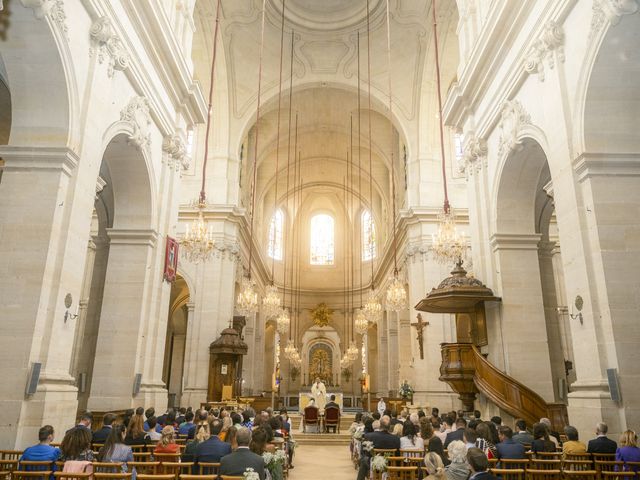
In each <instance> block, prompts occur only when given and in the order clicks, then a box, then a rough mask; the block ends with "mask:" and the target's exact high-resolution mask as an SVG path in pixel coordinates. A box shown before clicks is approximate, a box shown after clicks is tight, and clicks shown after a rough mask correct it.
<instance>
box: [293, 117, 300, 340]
mask: <svg viewBox="0 0 640 480" xmlns="http://www.w3.org/2000/svg"><path fill="white" fill-rule="evenodd" d="M297 151H298V114H296V137H295V142H294V150H293V155H294V160H295V156H296V152H297ZM296 165H297V167H296V169H295V175H296V176H295V177H294V179H293V183H294V187H293V203H294V208H295V211H296V214H297V213H298V212H299V211H300V203H299V200H296V197H298V196H299V195H300V194H301V192H298V190H297V188H296V186H297V183H298V176H299V175H300V173H301V172H300V164H299V163H298V162H297V161H296ZM298 198H301V197H298ZM293 238H294V239H295V242H296V245H295V251H296V252H298V255H296V259H295V262H296V263H295V265H296V271H297V272H299V271H300V255H299V252H300V221H299V219H298V228H296V230H295V235H294V237H293ZM292 267H293V265H292ZM291 274H292V277H291V278H292V280H291V282H292V283H291V285H292V286H293V269H292V272H291ZM296 277H298V275H296ZM298 282H299V278H297V280H296V320H297V319H298V316H299V313H298V306H299V305H298V303H299V302H298V293H299V289H300V285H299V284H298ZM292 293H293V291H292ZM291 302H292V303H293V297H292V299H291ZM291 321H292V322H293V315H292V318H291ZM295 325H296V332H297V330H298V322H297V321H296V324H295Z"/></svg>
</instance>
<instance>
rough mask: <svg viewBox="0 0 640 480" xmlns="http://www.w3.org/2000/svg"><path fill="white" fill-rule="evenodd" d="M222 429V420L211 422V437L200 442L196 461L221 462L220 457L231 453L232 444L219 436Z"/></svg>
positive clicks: (195, 456) (195, 457)
mask: <svg viewBox="0 0 640 480" xmlns="http://www.w3.org/2000/svg"><path fill="white" fill-rule="evenodd" d="M221 430H222V422H221V421H220V420H214V421H213V422H212V423H211V437H209V439H208V440H205V441H204V442H202V443H200V444H198V446H197V447H196V453H195V455H194V460H195V462H196V463H200V462H205V463H219V462H220V459H221V458H222V457H224V456H225V455H228V454H230V453H231V445H230V444H228V443H226V442H223V441H222V440H220V439H219V438H218V434H219V433H220V431H221Z"/></svg>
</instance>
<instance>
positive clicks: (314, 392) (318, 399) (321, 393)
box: [311, 377, 327, 412]
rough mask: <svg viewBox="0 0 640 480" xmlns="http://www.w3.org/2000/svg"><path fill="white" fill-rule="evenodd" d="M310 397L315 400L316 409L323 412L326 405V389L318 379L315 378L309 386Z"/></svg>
mask: <svg viewBox="0 0 640 480" xmlns="http://www.w3.org/2000/svg"><path fill="white" fill-rule="evenodd" d="M311 396H312V397H313V399H314V400H315V403H316V407H318V408H319V409H320V411H321V412H322V411H324V407H325V405H326V404H327V388H326V387H325V386H324V383H323V382H322V381H321V380H320V379H319V378H318V377H316V379H315V381H314V382H313V385H312V386H311Z"/></svg>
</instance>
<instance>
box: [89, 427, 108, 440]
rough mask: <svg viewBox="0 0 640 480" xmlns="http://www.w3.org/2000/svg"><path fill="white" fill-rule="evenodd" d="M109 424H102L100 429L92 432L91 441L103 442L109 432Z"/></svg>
mask: <svg viewBox="0 0 640 480" xmlns="http://www.w3.org/2000/svg"><path fill="white" fill-rule="evenodd" d="M111 430H112V429H111V426H106V425H105V426H103V427H102V428H101V429H100V430H96V431H95V432H93V435H92V437H91V443H104V442H105V440H106V439H107V437H108V436H109V434H110V433H111Z"/></svg>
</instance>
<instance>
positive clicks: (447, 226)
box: [431, 208, 467, 263]
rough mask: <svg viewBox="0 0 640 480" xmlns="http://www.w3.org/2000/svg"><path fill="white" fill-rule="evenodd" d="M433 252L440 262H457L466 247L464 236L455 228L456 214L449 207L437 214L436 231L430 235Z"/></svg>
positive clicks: (463, 254)
mask: <svg viewBox="0 0 640 480" xmlns="http://www.w3.org/2000/svg"><path fill="white" fill-rule="evenodd" d="M431 239H432V247H431V248H432V249H433V253H434V255H435V257H436V259H437V260H438V262H440V263H453V262H457V261H458V260H459V259H462V258H463V257H464V256H465V252H466V249H467V245H466V242H465V240H464V237H463V236H462V235H460V234H458V231H457V229H456V216H455V215H454V213H453V212H452V211H451V209H450V208H449V209H448V211H447V210H443V211H442V212H440V214H439V215H438V233H436V234H433V235H432V237H431Z"/></svg>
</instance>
